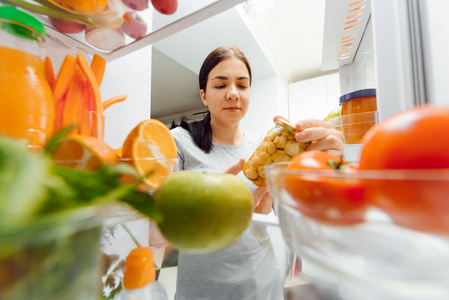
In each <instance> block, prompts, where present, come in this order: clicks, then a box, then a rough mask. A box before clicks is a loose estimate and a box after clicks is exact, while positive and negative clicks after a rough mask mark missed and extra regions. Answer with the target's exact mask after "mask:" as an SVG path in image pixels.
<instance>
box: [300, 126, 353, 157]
mask: <svg viewBox="0 0 449 300" xmlns="http://www.w3.org/2000/svg"><path fill="white" fill-rule="evenodd" d="M295 126H296V129H298V131H299V132H298V133H296V135H295V137H296V140H297V141H298V142H311V143H310V144H309V145H308V146H307V148H306V150H307V151H311V150H317V151H326V152H329V153H331V154H333V155H337V156H342V155H343V151H344V148H345V145H344V142H343V135H342V133H341V132H340V131H338V130H335V128H334V126H333V124H331V123H329V122H326V121H322V120H318V119H307V120H302V121H299V122H297V123H296V124H295Z"/></svg>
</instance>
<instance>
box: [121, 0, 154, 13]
mask: <svg viewBox="0 0 449 300" xmlns="http://www.w3.org/2000/svg"><path fill="white" fill-rule="evenodd" d="M148 1H149V0H122V2H123V4H125V5H126V6H128V7H129V8H131V9H132V10H137V11H141V10H144V9H147V8H148Z"/></svg>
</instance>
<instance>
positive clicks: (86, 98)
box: [47, 52, 127, 139]
mask: <svg viewBox="0 0 449 300" xmlns="http://www.w3.org/2000/svg"><path fill="white" fill-rule="evenodd" d="M105 68H106V61H105V59H104V58H102V57H101V56H99V55H94V57H93V58H92V62H91V65H90V66H89V65H88V63H87V61H86V59H85V58H84V56H83V55H82V53H81V52H78V54H77V58H74V57H72V56H70V55H67V56H66V57H65V60H64V62H63V64H62V66H61V69H60V71H59V74H58V77H57V79H56V83H55V87H54V90H53V95H54V98H55V115H56V117H55V123H54V127H55V130H56V131H58V130H61V129H62V128H65V127H67V126H71V125H77V128H76V129H75V131H74V132H73V133H77V134H80V135H89V136H92V137H96V138H99V139H102V138H103V126H104V124H103V123H104V117H103V111H104V109H105V108H104V107H103V103H102V101H101V95H100V89H99V85H100V83H101V82H102V80H103V75H104V71H105ZM48 76H51V75H47V77H48ZM126 97H127V95H122V96H118V97H113V98H111V99H108V100H106V101H105V104H106V107H109V106H110V105H112V104H115V103H118V102H122V101H124V100H125V99H126Z"/></svg>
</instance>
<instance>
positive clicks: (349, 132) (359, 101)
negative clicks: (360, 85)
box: [340, 89, 377, 144]
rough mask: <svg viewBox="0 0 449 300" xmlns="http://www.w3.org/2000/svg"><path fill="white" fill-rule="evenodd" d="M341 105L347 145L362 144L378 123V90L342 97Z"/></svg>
mask: <svg viewBox="0 0 449 300" xmlns="http://www.w3.org/2000/svg"><path fill="white" fill-rule="evenodd" d="M340 105H341V125H342V131H343V136H344V139H345V143H346V144H360V143H362V140H363V136H364V135H365V133H366V132H367V131H368V130H369V129H370V128H371V127H372V126H373V125H374V124H376V123H377V100H376V89H363V90H358V91H355V92H352V93H348V94H345V95H343V96H341V97H340ZM374 112H376V113H374Z"/></svg>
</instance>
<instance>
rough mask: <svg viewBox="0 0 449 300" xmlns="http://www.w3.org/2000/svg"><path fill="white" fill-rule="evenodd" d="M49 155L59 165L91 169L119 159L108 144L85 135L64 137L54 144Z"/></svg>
mask: <svg viewBox="0 0 449 300" xmlns="http://www.w3.org/2000/svg"><path fill="white" fill-rule="evenodd" d="M51 156H52V158H53V160H54V161H55V162H56V163H57V164H59V165H64V166H68V167H72V168H77V169H87V170H91V171H94V170H96V169H98V168H99V167H100V166H101V165H102V164H104V163H108V164H109V163H111V164H112V163H117V162H118V159H119V158H118V156H117V154H116V152H115V151H114V149H112V148H111V147H110V146H109V145H108V144H106V143H105V142H103V141H102V140H100V139H97V138H94V137H91V136H86V135H71V136H67V137H65V138H64V139H62V140H61V142H59V143H58V144H57V145H56V147H55V148H54V150H53V151H52V153H51Z"/></svg>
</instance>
